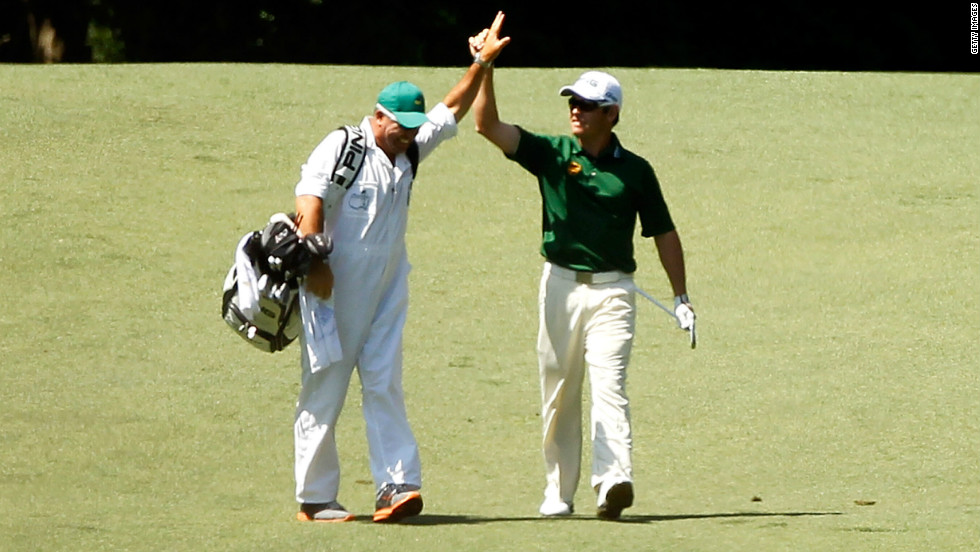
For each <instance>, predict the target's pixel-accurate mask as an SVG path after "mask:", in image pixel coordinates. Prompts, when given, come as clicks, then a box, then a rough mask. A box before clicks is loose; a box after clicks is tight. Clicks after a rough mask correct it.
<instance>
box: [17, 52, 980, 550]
mask: <svg viewBox="0 0 980 552" xmlns="http://www.w3.org/2000/svg"><path fill="white" fill-rule="evenodd" d="M461 73H462V69H443V68H439V69H422V68H414V69H412V68H364V67H308V66H278V65H259V66H255V65H130V66H127V65H111V66H98V65H95V66H46V67H39V66H0V301H2V304H3V305H4V308H3V309H2V313H0V336H2V337H0V358H2V360H0V366H2V368H0V535H2V539H0V550H4V551H6V550H11V551H21V550H344V551H348V550H385V549H396V550H405V551H408V550H600V549H603V550H604V549H619V550H699V551H703V550H726V551H727V550H889V551H894V550H926V549H934V550H944V551H945V550H971V549H972V548H973V546H974V545H975V544H976V542H977V541H978V540H980V400H978V391H980V382H978V372H977V359H978V358H980V346H978V343H977V336H978V335H980V333H978V332H980V252H978V245H980V202H978V197H977V193H978V182H980V161H978V155H977V152H978V151H980V77H977V76H976V75H951V74H869V73H779V72H739V71H704V70H657V69H651V70H646V69H621V70H616V71H615V73H616V74H617V76H619V77H620V79H621V81H622V82H623V85H624V88H625V91H626V105H625V112H624V118H623V122H622V123H621V125H620V128H619V133H620V135H621V137H622V139H623V141H624V143H625V144H626V145H627V147H630V148H631V149H633V150H634V151H636V152H638V153H640V154H642V155H644V156H645V157H647V158H648V159H650V160H651V162H652V163H653V164H654V166H655V167H656V169H657V172H658V175H659V176H660V179H661V181H662V184H663V187H664V192H665V195H666V196H667V199H668V202H669V203H670V205H671V208H672V212H673V214H674V217H675V220H676V222H677V223H678V226H679V230H680V232H681V237H682V239H683V241H684V245H685V248H686V252H687V260H688V271H689V288H690V291H691V296H692V298H693V300H694V304H695V307H696V308H697V312H698V315H699V337H700V340H701V341H700V344H699V347H698V349H697V350H695V351H691V350H689V349H687V347H686V337H685V335H684V334H683V333H681V332H679V331H677V330H675V329H672V327H671V323H670V320H669V319H667V317H666V316H665V315H664V314H663V313H662V312H660V311H659V310H658V309H656V308H655V307H653V305H649V304H645V303H644V304H641V306H640V316H639V329H638V336H637V343H636V346H635V349H634V351H635V352H634V359H633V363H632V365H631V370H630V383H629V391H630V394H631V398H632V402H633V416H634V421H635V428H634V433H635V435H634V437H635V457H634V462H635V470H636V487H637V493H638V497H637V501H636V505H635V507H634V508H631V509H630V510H627V514H629V516H628V517H627V518H625V519H626V522H625V523H619V524H612V523H600V522H598V521H595V520H594V519H593V517H592V516H591V515H590V513H591V503H592V494H591V491H590V490H589V489H588V488H587V484H586V481H587V478H584V479H583V483H582V487H581V489H580V492H579V496H578V503H577V506H578V511H579V512H580V514H579V515H576V516H575V517H574V518H572V519H569V520H542V519H539V518H538V517H537V515H536V510H537V506H538V503H539V498H540V493H541V486H542V480H543V475H542V465H541V459H540V452H539V419H538V415H537V411H538V390H537V376H536V367H535V357H534V353H533V347H534V334H535V330H536V310H535V309H536V307H535V299H536V283H537V277H538V273H539V270H540V261H541V260H540V258H539V256H538V253H537V251H538V236H537V232H538V228H539V224H540V223H539V218H538V217H539V212H540V207H539V200H538V196H537V190H536V186H535V183H534V182H533V180H532V179H531V178H530V177H529V176H528V175H526V174H525V173H523V172H522V171H521V170H520V169H519V168H518V167H516V165H514V164H512V163H510V162H508V161H506V160H505V159H504V158H503V157H502V155H500V154H499V153H498V152H497V151H496V150H495V149H493V148H492V147H491V146H490V145H489V144H488V143H486V142H485V141H483V140H482V139H481V138H480V137H479V136H477V135H476V134H475V132H474V131H473V130H472V119H470V118H467V120H466V121H464V123H463V124H462V125H461V131H460V136H459V137H458V139H457V140H455V141H454V142H453V143H450V144H447V145H446V146H444V147H443V148H442V149H440V150H439V151H437V152H436V153H435V154H434V155H433V157H432V158H430V159H429V160H427V161H426V162H425V163H424V164H423V165H422V168H421V171H420V173H421V174H420V179H419V181H418V182H417V185H416V187H415V191H414V193H413V200H412V222H411V224H410V229H409V236H408V239H409V242H410V243H409V247H410V257H411V259H412V261H413V263H414V270H413V272H412V276H411V285H412V299H411V310H410V315H409V325H408V328H407V330H406V333H407V336H406V337H407V339H406V350H405V356H406V377H405V380H406V381H405V387H406V394H407V400H408V405H409V411H410V417H411V419H412V422H413V425H414V428H415V431H416V434H417V437H418V438H419V441H420V445H421V448H422V455H423V464H424V474H425V499H426V509H425V511H424V512H423V515H422V516H420V517H419V518H417V519H416V520H414V521H413V522H412V523H410V524H403V525H399V526H375V525H373V524H371V523H369V522H368V521H366V520H367V519H369V517H368V514H369V513H370V512H371V511H372V509H373V489H372V488H371V487H372V486H371V484H370V483H368V480H369V479H370V475H369V472H368V469H367V462H366V444H365V442H364V441H365V440H364V436H363V429H364V428H363V421H362V420H361V417H360V412H359V402H360V400H359V399H360V398H359V391H358V389H359V386H358V384H357V382H356V381H355V382H354V383H353V384H352V387H351V393H350V396H349V400H348V404H347V408H346V410H345V414H344V416H343V417H342V419H341V420H342V421H341V425H340V428H339V439H340V442H341V454H342V462H343V465H344V469H345V471H344V474H343V480H342V489H341V500H342V501H343V502H344V503H345V504H346V505H347V506H348V507H349V508H351V509H352V510H354V511H355V512H356V513H357V514H359V515H360V516H361V519H362V520H365V521H362V522H357V523H353V524H346V525H343V526H321V525H315V524H301V523H298V522H296V521H294V519H293V516H294V513H295V510H296V506H295V504H294V503H293V499H292V485H293V483H292V433H291V424H292V412H293V405H294V401H295V397H296V393H297V391H298V379H299V370H298V359H297V355H298V352H297V351H298V350H297V349H294V348H291V349H288V350H287V351H285V352H284V353H281V354H277V355H263V354H261V353H259V352H257V351H255V350H253V349H251V348H249V347H247V346H246V345H245V344H244V343H242V342H241V341H240V340H239V338H237V337H236V336H234V335H233V334H232V333H231V331H230V330H229V329H228V328H227V327H226V326H225V325H224V323H223V322H222V320H221V319H220V316H219V313H218V310H219V302H220V299H219V295H220V286H221V283H222V279H223V277H224V273H225V271H226V269H227V267H228V264H229V263H230V262H231V255H232V249H233V247H234V245H235V243H236V242H237V239H238V238H239V237H240V236H241V235H242V234H243V233H245V232H246V231H248V230H251V229H254V228H257V227H260V226H261V225H262V224H263V221H264V220H265V219H266V218H267V217H268V215H269V214H271V213H272V212H275V211H279V210H290V209H291V208H292V201H293V198H292V189H293V185H294V184H295V182H296V179H297V177H298V175H299V167H300V165H301V164H302V163H303V162H304V161H305V159H306V156H307V155H308V154H309V152H310V151H311V150H312V148H313V147H314V146H315V145H316V144H317V143H318V142H319V141H320V139H321V138H322V137H323V135H324V134H325V133H326V132H327V131H329V130H330V129H332V128H335V127H336V126H339V125H340V124H343V123H348V122H356V121H358V120H359V119H360V117H362V116H363V115H364V114H366V113H367V112H368V111H369V110H370V109H371V107H372V104H373V98H374V97H375V95H376V94H377V91H378V90H380V88H381V87H382V86H384V84H386V83H387V82H389V81H391V80H396V79H401V78H407V79H411V80H413V81H415V82H416V83H418V84H419V85H421V86H422V88H423V90H425V91H426V92H427V94H428V100H429V102H430V103H434V102H435V101H437V100H438V99H439V97H440V96H441V94H443V93H444V92H445V91H446V90H448V89H449V87H450V86H451V85H452V84H453V83H454V82H455V80H456V79H457V78H458V77H459V75H461ZM578 73H579V71H578V70H574V69H560V70H557V69H555V70H545V69H521V70H517V69H507V68H503V69H500V70H498V75H497V84H498V96H499V104H500V111H501V115H502V117H503V118H504V119H506V120H508V121H512V122H516V123H520V124H522V125H524V126H526V127H527V128H530V129H532V130H538V131H544V132H565V131H566V128H567V123H566V120H565V117H566V110H565V108H564V106H563V103H562V101H561V99H560V98H558V97H557V89H558V87H559V86H560V85H562V84H567V83H568V82H570V81H571V80H572V79H573V78H574V77H575V76H577V74H578ZM637 243H638V246H639V247H638V261H639V263H640V271H639V272H638V275H637V281H638V283H640V285H642V286H643V287H644V288H645V289H647V290H648V291H650V292H651V293H653V294H654V295H656V296H659V297H661V298H662V299H668V298H669V297H668V295H669V291H668V286H667V284H666V278H665V277H664V276H663V272H662V270H661V269H660V268H659V266H658V264H657V260H656V255H655V252H654V250H653V245H652V243H651V242H650V241H648V240H641V239H639V238H638V239H637ZM753 498H757V499H761V500H753ZM860 501H863V502H873V503H874V504H873V505H859V504H858V503H857V502H860Z"/></svg>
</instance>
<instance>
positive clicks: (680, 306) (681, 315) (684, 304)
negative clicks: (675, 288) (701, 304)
mask: <svg viewBox="0 0 980 552" xmlns="http://www.w3.org/2000/svg"><path fill="white" fill-rule="evenodd" d="M674 316H676V317H677V325H678V326H680V328H681V329H682V330H690V329H691V328H693V327H694V310H693V309H692V308H691V300H690V299H688V297H687V294H686V293H685V294H684V295H678V296H677V297H674Z"/></svg>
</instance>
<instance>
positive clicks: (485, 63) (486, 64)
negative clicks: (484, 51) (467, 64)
mask: <svg viewBox="0 0 980 552" xmlns="http://www.w3.org/2000/svg"><path fill="white" fill-rule="evenodd" d="M473 63H475V64H477V65H479V66H480V67H483V68H484V69H486V68H488V67H490V66H491V65H493V62H492V61H486V60H484V59H483V58H482V57H481V55H480V52H477V53H476V55H475V56H473Z"/></svg>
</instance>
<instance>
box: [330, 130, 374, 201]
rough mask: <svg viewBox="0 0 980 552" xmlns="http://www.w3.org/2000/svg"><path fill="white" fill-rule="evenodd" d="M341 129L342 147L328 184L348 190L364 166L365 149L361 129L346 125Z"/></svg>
mask: <svg viewBox="0 0 980 552" xmlns="http://www.w3.org/2000/svg"><path fill="white" fill-rule="evenodd" d="M341 129H342V130H343V131H344V146H343V147H342V148H341V149H340V156H339V157H337V164H336V165H334V169H333V174H332V175H330V182H331V183H333V184H336V185H337V186H340V187H342V188H343V189H345V190H349V189H350V187H351V185H352V184H354V180H356V179H357V175H358V174H360V173H361V167H363V166H364V154H365V152H366V151H367V147H366V146H365V138H364V131H363V130H361V127H357V126H353V125H346V126H344V127H341Z"/></svg>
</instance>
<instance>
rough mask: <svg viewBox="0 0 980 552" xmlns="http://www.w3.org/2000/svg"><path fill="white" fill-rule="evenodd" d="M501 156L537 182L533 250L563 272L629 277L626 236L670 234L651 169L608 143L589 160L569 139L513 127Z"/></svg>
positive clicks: (669, 222)
mask: <svg viewBox="0 0 980 552" xmlns="http://www.w3.org/2000/svg"><path fill="white" fill-rule="evenodd" d="M520 132H521V139H520V143H519V144H518V147H517V151H516V152H515V153H514V154H513V155H512V156H509V158H510V159H512V160H514V161H516V162H517V163H519V164H520V165H521V166H522V167H524V168H525V169H527V170H528V171H529V172H530V173H531V174H533V175H535V176H537V177H538V185H539V188H540V191H541V198H542V215H543V216H542V222H541V231H542V237H543V240H542V245H541V253H542V255H544V256H545V258H547V259H548V260H549V261H551V262H552V263H555V264H557V265H560V266H563V267H565V268H571V269H573V270H581V271H587V272H606V271H609V270H621V271H623V272H628V273H631V272H634V271H635V270H636V260H635V259H634V258H633V233H634V230H635V228H636V219H637V216H639V218H640V225H641V226H640V228H641V234H642V235H643V236H644V237H651V236H657V235H659V234H663V233H665V232H670V231H671V230H673V229H674V222H673V221H672V220H671V218H670V212H669V211H668V209H667V204H666V202H665V201H664V197H663V194H662V193H661V191H660V183H659V182H657V176H656V174H655V173H654V172H653V167H651V166H650V164H649V163H648V162H647V161H646V160H645V159H643V158H642V157H640V156H639V155H636V154H634V153H632V152H630V151H628V150H626V149H625V148H623V147H622V146H621V145H620V143H619V139H618V138H617V137H616V135H615V134H613V137H612V142H611V143H610V144H609V147H608V148H606V149H605V150H604V151H603V152H602V153H601V154H600V155H599V157H598V158H593V157H591V156H590V155H589V154H588V153H586V152H585V151H584V150H583V149H582V148H581V146H580V145H579V143H578V140H577V139H575V138H574V137H572V136H546V135H540V134H533V133H530V132H527V131H526V130H524V129H521V131H520Z"/></svg>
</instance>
